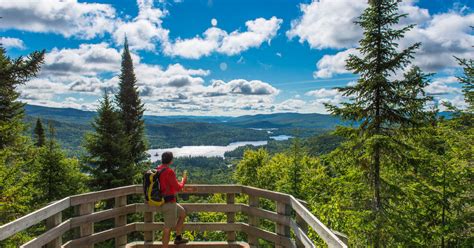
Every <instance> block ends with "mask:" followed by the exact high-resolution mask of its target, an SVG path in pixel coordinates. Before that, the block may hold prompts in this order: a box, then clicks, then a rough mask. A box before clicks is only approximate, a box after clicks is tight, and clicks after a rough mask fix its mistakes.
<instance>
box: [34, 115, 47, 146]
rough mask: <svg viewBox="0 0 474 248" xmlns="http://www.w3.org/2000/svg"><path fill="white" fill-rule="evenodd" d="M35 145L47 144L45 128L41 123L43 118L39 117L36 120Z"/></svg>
mask: <svg viewBox="0 0 474 248" xmlns="http://www.w3.org/2000/svg"><path fill="white" fill-rule="evenodd" d="M34 132H35V139H36V141H35V146H37V147H42V146H44V144H45V137H44V128H43V124H42V123H41V119H40V118H38V119H37V120H36V126H35V130H34Z"/></svg>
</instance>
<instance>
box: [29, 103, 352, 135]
mask: <svg viewBox="0 0 474 248" xmlns="http://www.w3.org/2000/svg"><path fill="white" fill-rule="evenodd" d="M25 111H26V115H27V116H29V117H40V118H44V119H51V120H56V121H59V122H68V123H75V124H90V122H91V121H92V120H93V118H94V117H95V116H96V112H93V111H84V110H79V109H73V108H52V107H44V106H36V105H26V106H25ZM144 119H145V122H146V123H147V124H151V125H153V124H170V123H184V122H191V123H214V124H223V125H228V126H234V127H243V128H323V129H332V128H334V127H335V126H336V125H339V124H342V123H343V122H342V121H340V120H339V119H338V118H337V117H333V116H331V115H325V114H300V113H273V114H257V115H243V116H238V117H228V116H187V115H183V116H154V115H145V116H144Z"/></svg>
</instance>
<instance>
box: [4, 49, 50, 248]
mask: <svg viewBox="0 0 474 248" xmlns="http://www.w3.org/2000/svg"><path fill="white" fill-rule="evenodd" d="M43 57H44V51H42V52H33V53H31V54H30V55H29V56H28V57H26V58H23V57H19V58H16V59H11V58H10V57H8V56H7V55H6V51H5V49H4V48H3V46H2V45H1V44H0V192H1V193H0V225H2V224H5V223H7V222H9V221H12V220H14V219H16V218H18V217H21V216H22V215H24V214H26V213H28V212H31V211H32V210H33V209H34V208H35V207H36V206H37V205H36V204H35V202H34V201H32V199H33V196H34V195H35V193H36V189H35V186H34V185H33V182H34V181H33V180H32V179H33V178H34V177H33V176H34V175H33V174H32V173H31V163H32V158H33V157H34V149H31V147H30V146H29V144H28V138H27V137H26V136H25V135H23V132H24V131H25V125H24V124H23V117H24V109H23V103H21V102H19V101H18V97H19V96H20V93H19V92H18V91H17V87H18V86H19V85H21V84H23V83H25V82H26V81H28V80H29V79H31V78H32V77H34V76H35V75H36V74H37V72H38V71H39V69H40V66H41V64H42V63H43ZM28 239H29V237H28V235H27V234H18V235H15V236H14V237H13V238H10V239H8V240H4V241H0V247H18V246H19V245H20V244H22V243H24V242H26V241H27V240H28Z"/></svg>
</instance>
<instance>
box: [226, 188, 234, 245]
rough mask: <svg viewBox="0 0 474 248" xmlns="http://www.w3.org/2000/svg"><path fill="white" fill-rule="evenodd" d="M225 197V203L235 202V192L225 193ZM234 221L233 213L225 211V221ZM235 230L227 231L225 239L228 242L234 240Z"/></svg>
mask: <svg viewBox="0 0 474 248" xmlns="http://www.w3.org/2000/svg"><path fill="white" fill-rule="evenodd" d="M226 198H227V204H234V203H235V194H232V193H227V195H226ZM234 222H235V213H234V212H232V213H230V212H229V213H227V223H228V224H230V223H234ZM235 236H236V235H235V231H229V232H227V241H228V242H234V241H235V240H236V238H235Z"/></svg>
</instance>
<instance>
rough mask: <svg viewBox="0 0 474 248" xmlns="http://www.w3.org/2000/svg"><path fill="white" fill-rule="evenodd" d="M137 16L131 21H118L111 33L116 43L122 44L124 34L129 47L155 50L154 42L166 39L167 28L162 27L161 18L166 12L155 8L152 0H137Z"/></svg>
mask: <svg viewBox="0 0 474 248" xmlns="http://www.w3.org/2000/svg"><path fill="white" fill-rule="evenodd" d="M137 5H138V16H137V17H135V18H134V19H133V20H132V21H129V22H127V21H118V23H117V29H116V30H115V31H114V33H113V38H114V40H115V43H116V44H122V43H123V41H124V39H125V36H127V38H128V42H129V45H130V48H132V49H143V50H151V51H153V50H155V47H156V45H155V43H157V42H159V41H165V40H167V39H168V33H169V30H167V29H164V28H163V27H162V18H163V17H165V16H166V15H167V14H168V13H167V12H166V11H164V10H161V9H159V8H155V7H154V4H153V0H137Z"/></svg>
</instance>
